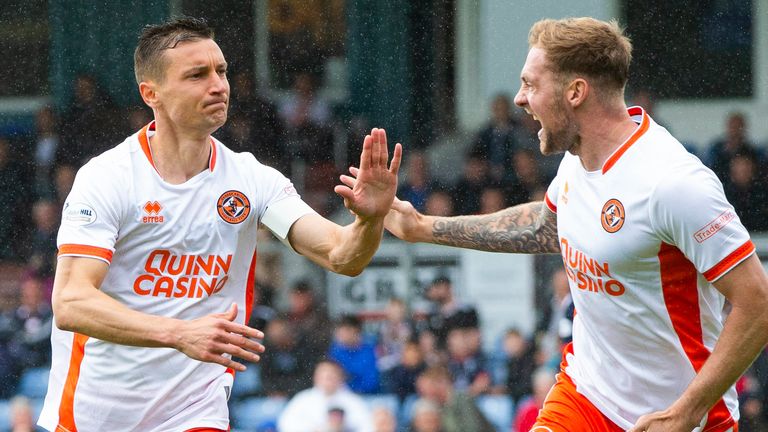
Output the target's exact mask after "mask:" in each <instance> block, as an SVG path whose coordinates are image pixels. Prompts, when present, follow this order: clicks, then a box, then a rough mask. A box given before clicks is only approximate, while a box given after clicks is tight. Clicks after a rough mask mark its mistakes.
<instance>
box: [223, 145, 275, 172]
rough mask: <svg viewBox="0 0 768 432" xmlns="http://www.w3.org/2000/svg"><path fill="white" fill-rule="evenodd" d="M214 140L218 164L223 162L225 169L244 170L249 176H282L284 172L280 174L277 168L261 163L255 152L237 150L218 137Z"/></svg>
mask: <svg viewBox="0 0 768 432" xmlns="http://www.w3.org/2000/svg"><path fill="white" fill-rule="evenodd" d="M213 140H214V143H215V145H216V151H217V154H218V156H217V159H218V161H217V164H221V165H222V166H224V167H225V169H233V170H236V171H243V172H244V173H247V175H248V176H249V177H251V176H255V177H264V176H267V177H268V176H274V175H280V176H282V174H280V173H279V171H277V170H276V169H275V168H272V167H270V166H268V165H265V164H263V163H261V162H260V161H259V160H258V159H257V158H256V156H254V155H253V153H251V152H247V151H245V152H236V151H234V150H232V149H230V148H229V147H227V146H226V144H224V143H222V142H221V141H219V140H217V139H216V138H214V139H213Z"/></svg>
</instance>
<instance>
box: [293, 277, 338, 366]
mask: <svg viewBox="0 0 768 432" xmlns="http://www.w3.org/2000/svg"><path fill="white" fill-rule="evenodd" d="M288 305H289V307H288V310H287V311H286V314H285V316H286V318H287V319H288V321H289V322H290V323H291V326H292V327H293V328H294V329H295V330H296V337H297V338H298V340H299V345H300V346H302V347H303V348H302V350H303V351H304V352H306V361H308V362H316V361H318V360H320V359H321V358H322V357H324V356H325V355H326V354H327V353H328V348H329V347H330V344H331V330H332V326H333V324H332V322H331V319H330V318H328V315H327V314H326V313H325V310H324V308H323V307H321V305H320V304H319V303H318V301H317V299H316V294H315V290H314V288H313V287H312V285H311V284H310V283H309V282H308V281H306V280H301V281H298V282H296V283H295V284H294V285H293V286H292V287H291V290H290V293H289V295H288ZM313 366H314V363H312V364H310V365H309V366H308V367H309V368H310V369H312V367H313Z"/></svg>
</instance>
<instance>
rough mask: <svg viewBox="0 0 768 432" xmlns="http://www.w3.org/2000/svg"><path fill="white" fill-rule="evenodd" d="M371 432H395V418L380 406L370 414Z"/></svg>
mask: <svg viewBox="0 0 768 432" xmlns="http://www.w3.org/2000/svg"><path fill="white" fill-rule="evenodd" d="M371 418H372V421H373V432H397V418H396V417H395V413H393V412H392V411H390V410H389V408H386V407H383V406H380V407H376V408H374V409H373V411H372V412H371Z"/></svg>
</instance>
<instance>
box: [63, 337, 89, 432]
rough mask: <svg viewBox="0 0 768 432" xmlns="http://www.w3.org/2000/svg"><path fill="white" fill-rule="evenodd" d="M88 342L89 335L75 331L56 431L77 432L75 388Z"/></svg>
mask: <svg viewBox="0 0 768 432" xmlns="http://www.w3.org/2000/svg"><path fill="white" fill-rule="evenodd" d="M86 342H88V336H86V335H83V334H80V333H75V334H74V336H73V340H72V354H71V356H70V358H69V371H68V372H67V380H66V381H64V392H62V394H61V403H60V404H59V424H58V425H57V426H56V432H77V426H76V425H75V413H74V406H75V390H76V389H77V381H78V379H79V378H80V365H81V364H82V363H83V357H85V343H86Z"/></svg>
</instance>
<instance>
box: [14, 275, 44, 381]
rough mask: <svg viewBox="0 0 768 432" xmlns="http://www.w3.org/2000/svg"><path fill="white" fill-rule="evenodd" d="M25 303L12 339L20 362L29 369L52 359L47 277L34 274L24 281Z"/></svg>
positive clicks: (23, 296) (22, 283)
mask: <svg viewBox="0 0 768 432" xmlns="http://www.w3.org/2000/svg"><path fill="white" fill-rule="evenodd" d="M19 288H20V290H19V291H20V293H21V297H20V298H21V304H20V305H19V306H18V307H17V308H16V310H15V311H14V313H13V320H14V324H13V327H14V328H15V329H16V331H15V332H14V335H13V338H12V339H11V341H10V348H11V353H12V355H13V357H14V359H15V362H16V366H18V367H20V368H22V369H26V368H34V367H42V366H48V365H49V364H50V363H51V326H52V323H53V312H52V311H51V305H50V300H49V299H48V298H46V293H45V288H44V285H43V281H42V280H41V279H40V278H38V277H35V276H34V275H30V276H27V277H26V278H24V279H23V280H22V281H21V283H20V287H19Z"/></svg>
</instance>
